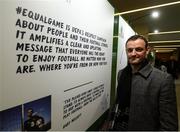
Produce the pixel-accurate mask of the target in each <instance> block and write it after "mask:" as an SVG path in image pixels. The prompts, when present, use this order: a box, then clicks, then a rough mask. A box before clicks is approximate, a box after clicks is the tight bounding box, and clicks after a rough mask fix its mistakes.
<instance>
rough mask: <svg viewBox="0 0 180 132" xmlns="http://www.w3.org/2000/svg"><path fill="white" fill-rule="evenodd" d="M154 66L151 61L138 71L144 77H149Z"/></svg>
mask: <svg viewBox="0 0 180 132" xmlns="http://www.w3.org/2000/svg"><path fill="white" fill-rule="evenodd" d="M152 70H153V68H152V66H151V64H150V63H148V64H147V65H145V66H144V67H143V68H141V69H140V70H139V71H138V72H137V73H139V74H141V75H142V76H143V77H145V78H147V77H148V76H149V74H150V73H151V72H152Z"/></svg>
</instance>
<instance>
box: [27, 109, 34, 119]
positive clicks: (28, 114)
mask: <svg viewBox="0 0 180 132" xmlns="http://www.w3.org/2000/svg"><path fill="white" fill-rule="evenodd" d="M33 113H34V111H33V109H32V108H29V109H28V110H27V116H28V117H31V116H32V115H33Z"/></svg>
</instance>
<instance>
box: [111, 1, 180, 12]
mask: <svg viewBox="0 0 180 132" xmlns="http://www.w3.org/2000/svg"><path fill="white" fill-rule="evenodd" d="M175 4H180V1H176V2H171V3H166V4H161V5H156V6H149V7H145V8H140V9H135V10H130V11H124V12H121V13H116V14H114V16H118V15H124V14H129V13H134V12H139V11H144V10H149V9H154V8H158V7H164V6H170V5H175Z"/></svg>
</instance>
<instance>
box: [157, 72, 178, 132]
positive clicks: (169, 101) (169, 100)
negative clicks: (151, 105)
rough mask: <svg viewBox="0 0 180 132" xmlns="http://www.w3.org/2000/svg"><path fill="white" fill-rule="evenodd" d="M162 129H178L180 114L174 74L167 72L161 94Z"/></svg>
mask: <svg viewBox="0 0 180 132" xmlns="http://www.w3.org/2000/svg"><path fill="white" fill-rule="evenodd" d="M159 112H160V119H159V120H160V128H159V129H160V130H162V131H172V130H173V131H176V130H178V114H177V103H176V92H175V84H174V80H173V78H172V76H170V75H169V74H166V76H165V78H164V80H163V81H162V83H161V89H160V94H159Z"/></svg>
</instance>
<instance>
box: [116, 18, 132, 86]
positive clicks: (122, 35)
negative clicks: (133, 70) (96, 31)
mask: <svg viewBox="0 0 180 132" xmlns="http://www.w3.org/2000/svg"><path fill="white" fill-rule="evenodd" d="M132 35H135V32H134V30H133V29H132V28H131V27H130V26H129V24H128V23H127V22H126V21H125V20H124V19H123V18H122V17H121V16H119V36H118V52H117V73H118V71H119V70H121V69H123V68H124V67H125V66H126V65H127V55H126V48H125V43H126V41H127V39H128V38H129V37H130V36H132ZM116 75H117V74H116ZM116 84H117V83H116Z"/></svg>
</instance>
